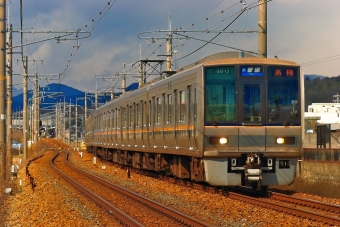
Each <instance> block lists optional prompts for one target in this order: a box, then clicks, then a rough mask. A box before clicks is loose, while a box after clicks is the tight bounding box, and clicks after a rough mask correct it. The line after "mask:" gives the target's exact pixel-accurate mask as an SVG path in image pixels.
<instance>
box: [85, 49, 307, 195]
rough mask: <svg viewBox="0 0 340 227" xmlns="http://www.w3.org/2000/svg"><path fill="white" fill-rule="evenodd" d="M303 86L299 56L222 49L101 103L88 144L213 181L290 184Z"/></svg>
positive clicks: (129, 160)
mask: <svg viewBox="0 0 340 227" xmlns="http://www.w3.org/2000/svg"><path fill="white" fill-rule="evenodd" d="M236 56H237V55H236ZM303 90H304V88H303V74H302V72H301V70H300V67H299V65H298V64H296V63H294V62H290V61H283V60H278V59H263V58H254V57H248V58H237V57H235V53H220V54H217V55H213V56H210V57H207V58H205V59H202V60H200V61H198V62H196V63H195V64H192V65H190V66H187V67H184V68H182V69H180V70H178V71H177V73H176V74H174V75H172V76H170V77H167V78H165V79H162V80H159V81H157V82H154V83H150V84H145V85H143V86H142V87H141V88H139V89H138V90H136V91H133V92H130V93H127V94H125V95H122V96H121V97H119V98H116V99H113V100H111V101H110V102H108V103H106V104H105V105H103V106H101V107H100V108H98V109H97V110H96V111H95V112H94V113H93V114H92V115H91V116H90V117H89V118H88V120H87V122H86V147H87V149H88V150H89V151H92V152H94V153H95V154H98V155H102V156H103V157H105V158H107V159H110V160H112V161H114V162H117V163H120V164H123V165H127V166H131V167H133V168H138V169H147V170H153V171H157V172H164V173H166V174H170V175H173V176H175V177H177V178H182V179H191V180H194V181H204V182H207V183H209V184H210V185H214V186H237V185H247V184H248V185H251V186H252V187H253V188H254V189H255V188H257V187H258V185H259V184H260V185H261V187H263V188H266V187H267V186H269V185H287V184H290V183H292V182H293V180H294V177H295V170H296V166H297V163H298V159H299V158H300V156H301V150H302V144H303V133H302V131H303V122H304V121H303V106H304V104H303V100H304V95H303Z"/></svg>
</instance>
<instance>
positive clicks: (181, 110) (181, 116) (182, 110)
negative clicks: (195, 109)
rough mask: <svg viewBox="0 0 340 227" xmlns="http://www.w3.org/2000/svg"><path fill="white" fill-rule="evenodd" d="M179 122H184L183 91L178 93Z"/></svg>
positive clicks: (184, 103)
mask: <svg viewBox="0 0 340 227" xmlns="http://www.w3.org/2000/svg"><path fill="white" fill-rule="evenodd" d="M179 101H180V103H179V122H185V112H186V108H185V107H186V100H185V90H183V91H180V92H179Z"/></svg>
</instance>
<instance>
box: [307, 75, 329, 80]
mask: <svg viewBox="0 0 340 227" xmlns="http://www.w3.org/2000/svg"><path fill="white" fill-rule="evenodd" d="M307 77H308V78H309V79H310V80H315V79H316V78H320V79H324V78H325V77H326V76H322V75H316V74H305V79H306V78H307Z"/></svg>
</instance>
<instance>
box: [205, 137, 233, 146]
mask: <svg viewBox="0 0 340 227" xmlns="http://www.w3.org/2000/svg"><path fill="white" fill-rule="evenodd" d="M207 139H208V141H207V142H208V143H209V144H210V145H217V146H218V145H227V144H228V142H229V141H228V137H213V136H211V137H208V138H207Z"/></svg>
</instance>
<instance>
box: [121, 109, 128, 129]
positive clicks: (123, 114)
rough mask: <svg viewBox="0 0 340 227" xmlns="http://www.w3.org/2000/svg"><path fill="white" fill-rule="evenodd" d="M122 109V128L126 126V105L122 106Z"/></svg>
mask: <svg viewBox="0 0 340 227" xmlns="http://www.w3.org/2000/svg"><path fill="white" fill-rule="evenodd" d="M122 111H123V113H122V117H123V128H126V118H127V116H126V111H127V110H126V107H124V108H123V109H122Z"/></svg>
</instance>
